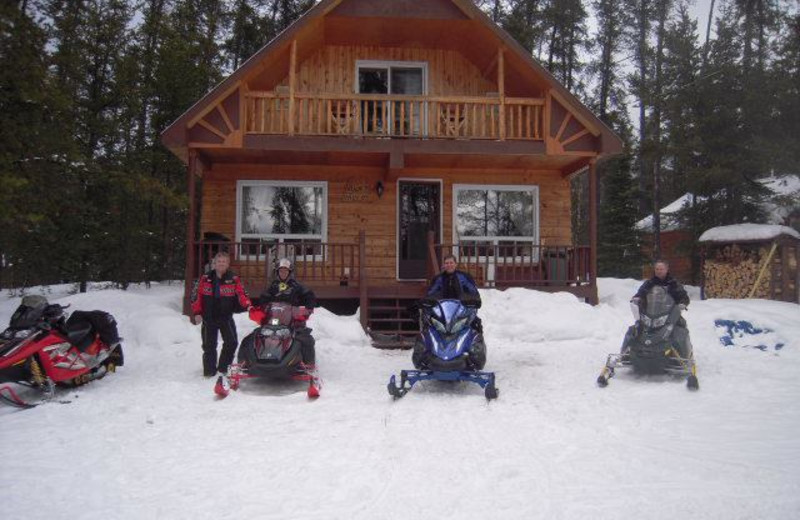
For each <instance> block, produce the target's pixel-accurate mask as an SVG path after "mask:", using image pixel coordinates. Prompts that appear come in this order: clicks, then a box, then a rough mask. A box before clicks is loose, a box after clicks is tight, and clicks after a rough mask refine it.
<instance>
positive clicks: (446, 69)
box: [281, 45, 498, 96]
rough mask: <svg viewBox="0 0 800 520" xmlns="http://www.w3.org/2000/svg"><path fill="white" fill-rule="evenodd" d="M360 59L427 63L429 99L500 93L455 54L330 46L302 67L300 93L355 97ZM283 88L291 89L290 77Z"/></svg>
mask: <svg viewBox="0 0 800 520" xmlns="http://www.w3.org/2000/svg"><path fill="white" fill-rule="evenodd" d="M357 60H379V61H421V62H426V63H427V64H428V95H429V96H485V95H486V93H488V92H495V93H496V92H497V90H498V89H497V85H496V83H495V80H494V79H492V81H489V80H487V79H486V78H485V77H483V76H482V75H481V72H480V71H479V70H478V68H477V67H475V65H473V64H472V63H471V62H470V61H468V60H467V59H466V58H464V56H462V55H461V54H460V53H458V52H456V51H450V50H441V49H439V50H435V49H410V48H394V47H390V48H387V47H366V46H338V45H330V46H326V47H323V48H321V49H320V50H319V51H317V52H316V53H314V54H313V55H311V56H310V57H309V58H308V59H307V60H305V61H303V62H302V63H301V64H300V65H299V67H298V71H297V87H296V88H297V92H298V93H303V94H352V93H353V92H355V84H356V69H355V67H356V61H357ZM281 85H282V86H284V87H286V88H288V86H289V77H288V75H287V77H286V78H284V79H283V81H282V82H281Z"/></svg>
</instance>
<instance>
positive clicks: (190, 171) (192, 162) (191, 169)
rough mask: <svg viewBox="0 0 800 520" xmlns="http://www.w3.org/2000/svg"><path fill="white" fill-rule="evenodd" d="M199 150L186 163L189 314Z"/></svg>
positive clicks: (186, 310)
mask: <svg viewBox="0 0 800 520" xmlns="http://www.w3.org/2000/svg"><path fill="white" fill-rule="evenodd" d="M197 161H198V159H197V150H194V149H189V161H188V164H187V165H186V175H187V179H186V180H187V181H188V184H189V187H188V189H189V217H188V219H189V221H188V222H187V223H186V270H185V271H184V291H183V314H184V315H186V316H189V315H190V313H191V304H190V299H191V294H192V285H193V283H194V275H195V274H196V273H194V268H195V264H196V259H195V244H194V242H195V236H196V233H197V230H196V229H195V221H196V215H197V204H196V202H195V194H196V178H197Z"/></svg>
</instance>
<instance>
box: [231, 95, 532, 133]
mask: <svg viewBox="0 0 800 520" xmlns="http://www.w3.org/2000/svg"><path fill="white" fill-rule="evenodd" d="M245 111H246V118H245V119H246V128H245V130H246V133H248V134H293V135H321V136H362V137H403V138H435V139H494V140H498V139H516V140H531V141H541V140H543V139H544V111H545V101H544V99H540V98H504V100H502V101H501V99H500V98H499V97H436V96H395V95H391V96H388V95H376V94H349V95H338V94H295V95H294V97H293V98H291V99H290V96H289V95H288V94H283V93H278V92H249V93H247V94H246V97H245Z"/></svg>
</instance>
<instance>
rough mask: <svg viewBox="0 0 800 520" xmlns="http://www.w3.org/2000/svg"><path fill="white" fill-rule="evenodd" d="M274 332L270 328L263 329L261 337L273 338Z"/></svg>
mask: <svg viewBox="0 0 800 520" xmlns="http://www.w3.org/2000/svg"><path fill="white" fill-rule="evenodd" d="M273 333H274V331H273V330H272V329H271V328H269V327H261V335H262V336H272V334H273Z"/></svg>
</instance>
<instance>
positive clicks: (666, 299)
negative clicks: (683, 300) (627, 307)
mask: <svg viewBox="0 0 800 520" xmlns="http://www.w3.org/2000/svg"><path fill="white" fill-rule="evenodd" d="M674 306H675V300H673V299H672V296H670V295H669V292H668V291H667V289H666V287H661V286H658V285H657V286H655V287H653V288H652V289H651V290H650V293H649V294H648V295H647V307H646V308H645V309H644V313H645V314H646V315H647V316H649V317H650V318H657V317H659V316H664V315H668V314H669V313H670V311H672V308H673V307H674Z"/></svg>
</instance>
